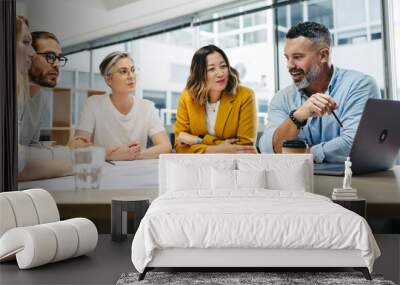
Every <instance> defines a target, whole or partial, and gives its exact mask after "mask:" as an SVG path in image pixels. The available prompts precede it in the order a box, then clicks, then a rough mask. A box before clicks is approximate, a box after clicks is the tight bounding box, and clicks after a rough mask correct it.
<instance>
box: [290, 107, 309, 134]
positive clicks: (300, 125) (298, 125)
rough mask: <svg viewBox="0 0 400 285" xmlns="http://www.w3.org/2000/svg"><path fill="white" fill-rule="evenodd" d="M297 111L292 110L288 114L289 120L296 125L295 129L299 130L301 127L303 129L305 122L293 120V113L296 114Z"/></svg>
mask: <svg viewBox="0 0 400 285" xmlns="http://www.w3.org/2000/svg"><path fill="white" fill-rule="evenodd" d="M296 111H297V110H296V109H294V110H292V111H291V112H290V113H289V118H290V119H291V120H292V122H293V123H294V124H295V125H296V127H297V129H298V130H299V129H301V128H302V127H304V126H305V125H306V124H307V120H305V121H303V122H300V121H299V120H297V119H296V118H295V116H294V115H293V114H294V112H296Z"/></svg>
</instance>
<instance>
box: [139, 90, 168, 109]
mask: <svg viewBox="0 0 400 285" xmlns="http://www.w3.org/2000/svg"><path fill="white" fill-rule="evenodd" d="M143 98H144V99H147V100H150V101H152V102H153V103H154V105H155V107H156V108H157V109H165V107H166V99H167V94H166V92H163V91H153V90H143Z"/></svg>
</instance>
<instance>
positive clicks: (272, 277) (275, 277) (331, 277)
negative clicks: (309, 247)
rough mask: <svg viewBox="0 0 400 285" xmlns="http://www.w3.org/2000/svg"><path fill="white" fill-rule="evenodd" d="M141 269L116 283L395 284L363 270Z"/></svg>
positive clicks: (122, 276)
mask: <svg viewBox="0 0 400 285" xmlns="http://www.w3.org/2000/svg"><path fill="white" fill-rule="evenodd" d="M138 276H139V273H127V274H122V275H121V277H120V278H119V279H118V281H117V284H116V285H133V284H140V285H144V284H160V285H161V284H173V285H175V284H176V285H178V284H179V285H183V284H213V285H214V284H215V285H217V284H223V285H231V284H238V285H239V284H240V285H242V284H268V285H269V284H271V285H277V284H279V285H280V284H282V285H289V284H290V285H291V284H296V285H297V284H321V285H322V284H327V285H336V284H337V285H347V284H349V285H350V284H356V285H358V284H368V285H370V284H374V285H375V284H379V285H395V283H393V282H392V281H388V280H384V279H383V277H382V276H380V275H372V278H373V279H372V281H368V280H366V279H365V278H364V276H363V275H362V273H360V272H148V273H147V274H146V277H145V279H144V280H142V281H138Z"/></svg>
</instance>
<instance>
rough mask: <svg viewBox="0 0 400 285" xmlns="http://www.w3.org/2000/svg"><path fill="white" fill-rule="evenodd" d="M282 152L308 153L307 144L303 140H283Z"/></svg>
mask: <svg viewBox="0 0 400 285" xmlns="http://www.w3.org/2000/svg"><path fill="white" fill-rule="evenodd" d="M282 153H307V144H306V142H305V141H303V140H286V141H283V143H282Z"/></svg>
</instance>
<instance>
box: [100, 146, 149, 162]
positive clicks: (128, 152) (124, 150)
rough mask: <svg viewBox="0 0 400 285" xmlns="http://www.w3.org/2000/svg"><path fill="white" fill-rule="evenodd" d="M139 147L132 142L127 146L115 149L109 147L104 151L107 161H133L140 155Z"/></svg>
mask: <svg viewBox="0 0 400 285" xmlns="http://www.w3.org/2000/svg"><path fill="white" fill-rule="evenodd" d="M140 151H141V148H140V145H139V144H138V143H137V142H132V143H130V144H128V145H121V146H117V147H109V148H108V149H107V150H106V159H107V160H135V159H137V158H138V157H139V155H140Z"/></svg>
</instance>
